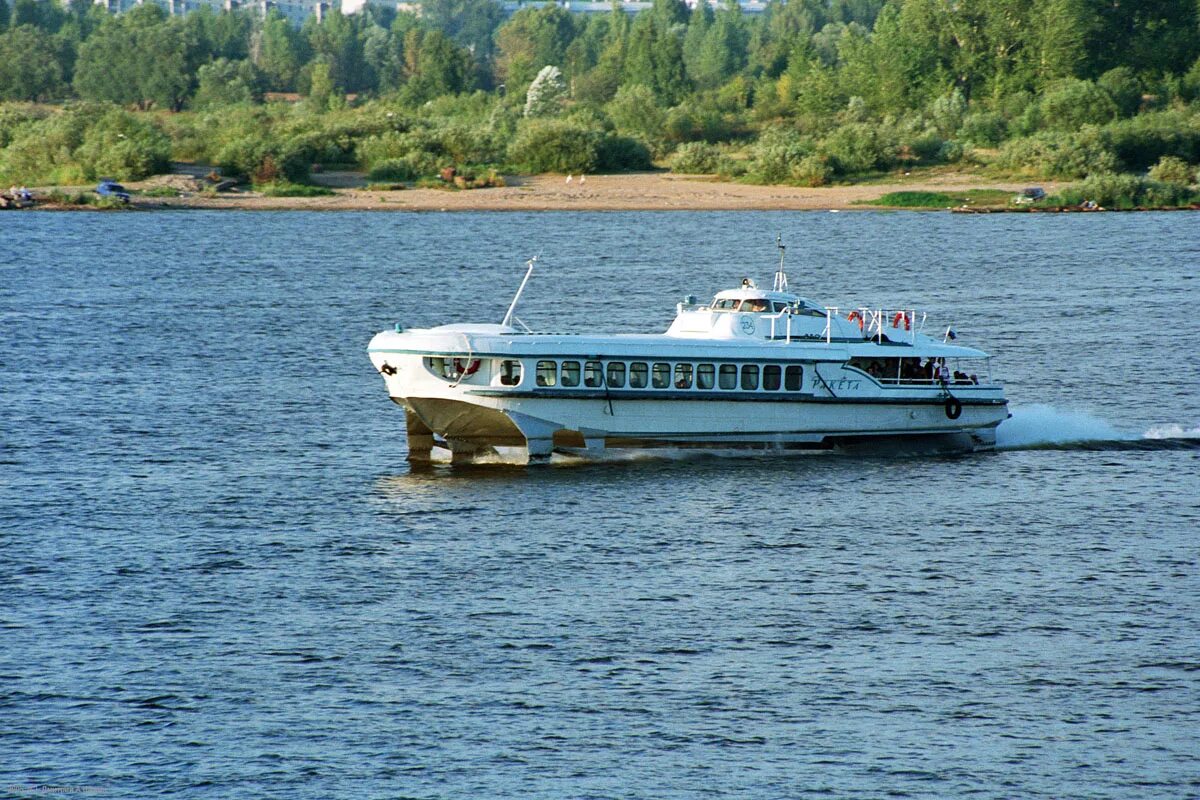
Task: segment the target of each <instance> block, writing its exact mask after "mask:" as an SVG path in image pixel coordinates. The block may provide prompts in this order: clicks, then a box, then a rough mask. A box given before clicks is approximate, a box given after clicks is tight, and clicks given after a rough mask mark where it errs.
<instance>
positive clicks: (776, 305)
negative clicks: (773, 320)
mask: <svg viewBox="0 0 1200 800" xmlns="http://www.w3.org/2000/svg"><path fill="white" fill-rule="evenodd" d="M771 307H772V308H773V309H774V310H775V313H776V314H778V313H779V312H780V311H783V310H784V309H785V308H787V303H780V302H779V301H778V300H776V301H775V302H773V303H772V304H771Z"/></svg>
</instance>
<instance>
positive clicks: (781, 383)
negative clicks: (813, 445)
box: [500, 360, 804, 392]
mask: <svg viewBox="0 0 1200 800" xmlns="http://www.w3.org/2000/svg"><path fill="white" fill-rule="evenodd" d="M506 365H507V366H506ZM520 368H521V365H520V362H518V361H502V362H501V363H500V382H501V383H502V384H504V385H505V386H515V385H517V384H518V383H520ZM506 369H507V372H506ZM534 374H535V382H536V383H537V385H538V386H547V387H548V386H563V387H567V388H571V387H576V386H584V387H588V388H593V389H596V388H601V387H608V388H610V389H624V388H625V387H627V386H628V387H629V388H630V389H671V388H675V389H691V388H693V387H695V388H696V389H742V390H744V391H755V390H757V389H759V388H760V387H761V388H762V389H763V390H764V391H768V392H775V391H779V390H780V389H783V390H784V391H788V392H798V391H800V389H801V387H803V385H804V372H803V369H802V368H801V367H799V366H797V365H790V366H783V365H781V364H690V363H667V362H665V361H655V362H648V361H631V362H629V363H628V364H626V362H624V361H607V362H603V363H602V362H600V361H583V362H579V361H563V362H561V363H560V362H558V361H550V360H545V361H539V362H537V367H536V369H535V372H534ZM509 381H511V383H510V382H509Z"/></svg>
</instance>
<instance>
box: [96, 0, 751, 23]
mask: <svg viewBox="0 0 1200 800" xmlns="http://www.w3.org/2000/svg"><path fill="white" fill-rule="evenodd" d="M93 2H94V3H95V4H96V5H98V6H103V7H104V8H105V9H106V10H107V11H108V12H109V13H111V14H121V13H123V12H125V11H129V10H130V9H131V8H135V7H136V6H140V5H145V4H147V3H153V4H154V5H157V6H159V7H161V8H162V9H163V10H164V11H166V12H167V13H168V14H170V15H172V16H175V15H178V14H187V13H189V12H192V11H197V10H199V9H200V8H202V7H208V8H211V9H213V10H214V11H235V10H237V9H248V10H252V11H254V12H256V13H258V14H259V15H261V16H266V15H267V14H268V13H269V12H271V11H277V12H279V13H280V14H282V15H283V17H284V18H285V19H287V20H288V21H289V22H291V23H292V24H293V25H296V26H297V27H298V26H300V25H303V24H304V20H306V19H308V18H309V17H314V16H315V17H316V18H317V19H318V20H321V19H324V17H325V15H326V14H328V13H329V11H330V9H333V8H340V9H341V12H342V13H343V14H357V13H359V12H360V11H362V10H363V9H365V8H366V7H367V6H377V7H384V8H391V9H395V10H396V11H409V12H413V13H417V14H420V13H421V6H420V0H340V2H339V0H93ZM497 2H498V3H499V5H500V7H501V8H502V9H503V10H504V15H505V16H512V15H513V14H515V13H517V12H518V11H520V10H521V9H523V8H537V7H539V6H543V5H548V4H550V3H553V4H554V5H557V6H559V7H561V8H563V9H565V10H567V11H570V12H572V13H575V14H607V13H609V12H610V11H611V10H612V4H611V3H609V2H605V0H497ZM685 2H686V3H687V4H688V6H690V7H692V8H695V7H696V6H697V5H698V4H699V3H703V2H707V3H708V4H709V5H711V6H713V7H716V6H717V5H718V4H719V3H718V0H685ZM739 2H740V3H741V6H742V11H744V12H745V13H747V14H757V13H761V12H763V11H765V10H766V8H767V2H766V0H739ZM651 5H652V3H651V2H650V0H623V2H621V3H620V6H621V9H622V10H623V11H625V12H626V13H627V14H629V15H631V16H632V15H634V14H637V13H638V12H639V11H645V10H646V9H649V8H650V7H651Z"/></svg>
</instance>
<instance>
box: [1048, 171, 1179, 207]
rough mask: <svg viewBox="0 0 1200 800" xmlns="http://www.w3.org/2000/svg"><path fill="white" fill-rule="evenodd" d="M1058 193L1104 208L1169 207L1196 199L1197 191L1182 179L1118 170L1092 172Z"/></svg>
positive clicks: (1069, 201) (1073, 201)
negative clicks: (1159, 178) (1115, 172)
mask: <svg viewBox="0 0 1200 800" xmlns="http://www.w3.org/2000/svg"><path fill="white" fill-rule="evenodd" d="M1060 197H1061V199H1062V200H1063V202H1065V203H1067V204H1070V205H1077V204H1080V203H1083V202H1085V201H1088V200H1090V201H1092V202H1094V203H1098V204H1100V205H1101V206H1104V207H1106V208H1136V207H1141V206H1151V207H1172V206H1180V205H1186V204H1187V203H1189V202H1195V201H1196V200H1197V199H1198V198H1197V193H1196V192H1194V191H1193V190H1192V189H1191V188H1190V187H1188V186H1187V185H1185V184H1182V183H1173V182H1170V181H1156V180H1148V179H1145V178H1139V177H1138V176H1136V175H1117V174H1104V175H1093V176H1091V177H1089V178H1088V179H1087V180H1085V181H1082V182H1080V183H1076V184H1073V185H1071V186H1069V187H1067V188H1066V189H1064V190H1063V191H1062V192H1060Z"/></svg>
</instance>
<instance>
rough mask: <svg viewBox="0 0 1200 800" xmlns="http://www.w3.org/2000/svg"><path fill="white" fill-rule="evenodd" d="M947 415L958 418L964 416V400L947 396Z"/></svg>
mask: <svg viewBox="0 0 1200 800" xmlns="http://www.w3.org/2000/svg"><path fill="white" fill-rule="evenodd" d="M946 416H947V417H949V418H950V419H958V418H959V417H961V416H962V401H961V400H959V399H958V398H957V397H947V398H946Z"/></svg>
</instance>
